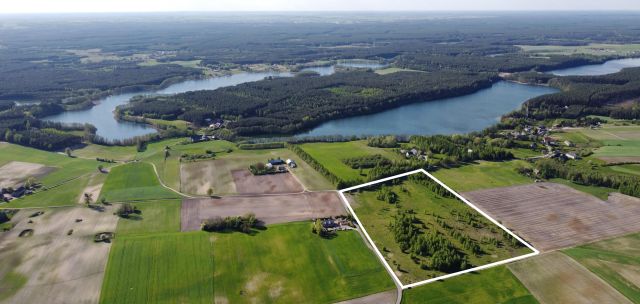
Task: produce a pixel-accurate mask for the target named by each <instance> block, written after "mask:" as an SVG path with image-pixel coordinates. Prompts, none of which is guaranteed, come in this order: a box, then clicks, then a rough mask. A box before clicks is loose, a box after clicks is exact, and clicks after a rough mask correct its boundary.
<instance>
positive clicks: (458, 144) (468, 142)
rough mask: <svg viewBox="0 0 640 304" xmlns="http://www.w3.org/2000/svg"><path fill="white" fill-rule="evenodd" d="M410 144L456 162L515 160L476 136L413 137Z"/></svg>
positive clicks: (506, 152) (499, 148)
mask: <svg viewBox="0 0 640 304" xmlns="http://www.w3.org/2000/svg"><path fill="white" fill-rule="evenodd" d="M410 143H411V144H412V145H415V146H416V147H417V148H418V149H420V150H422V151H429V152H431V153H436V154H445V155H447V156H449V157H452V158H453V160H454V161H460V162H469V161H474V160H487V161H503V160H510V159H513V157H514V156H513V154H512V153H511V152H510V151H508V150H506V149H503V148H501V147H496V146H495V145H493V144H487V143H485V142H484V141H482V138H481V137H478V136H474V135H454V136H445V135H435V136H412V137H411V139H410Z"/></svg>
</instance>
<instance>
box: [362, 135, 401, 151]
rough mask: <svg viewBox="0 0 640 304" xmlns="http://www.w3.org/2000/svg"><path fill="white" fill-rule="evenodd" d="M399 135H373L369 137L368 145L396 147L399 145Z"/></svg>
mask: <svg viewBox="0 0 640 304" xmlns="http://www.w3.org/2000/svg"><path fill="white" fill-rule="evenodd" d="M398 143H399V140H398V136H394V135H388V136H373V137H369V138H367V146H369V147H377V148H395V147H397V146H398Z"/></svg>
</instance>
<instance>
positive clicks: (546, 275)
mask: <svg viewBox="0 0 640 304" xmlns="http://www.w3.org/2000/svg"><path fill="white" fill-rule="evenodd" d="M508 267H509V269H511V271H512V272H513V274H514V275H515V276H516V277H518V279H519V280H520V281H521V282H522V284H524V286H525V287H527V289H529V291H530V292H531V293H532V294H533V295H534V296H535V297H536V299H537V300H538V301H540V303H542V304H546V303H576V304H580V303H631V302H630V301H629V300H628V299H627V298H626V297H625V296H623V295H622V294H621V293H620V292H618V291H617V290H615V289H614V288H613V287H611V286H609V285H608V284H607V283H605V282H604V281H602V279H600V278H599V277H598V276H596V275H595V274H593V273H591V272H590V271H589V270H588V269H586V268H584V267H583V266H582V265H580V264H579V263H578V262H576V261H574V260H573V259H571V258H570V257H568V256H566V255H564V254H562V253H560V252H551V253H546V254H543V255H540V256H535V257H533V258H529V259H526V260H523V261H520V262H516V263H513V264H510V265H509V266H508Z"/></svg>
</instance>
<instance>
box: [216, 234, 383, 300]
mask: <svg viewBox="0 0 640 304" xmlns="http://www.w3.org/2000/svg"><path fill="white" fill-rule="evenodd" d="M212 238H213V239H215V240H214V242H213V247H214V263H215V277H214V281H215V297H216V299H217V300H220V301H221V302H223V300H224V303H252V302H253V303H303V302H304V303H333V302H337V301H341V300H346V299H351V298H356V297H360V296H364V295H368V294H372V293H376V292H380V291H384V290H389V289H393V288H394V285H393V282H392V280H391V278H390V277H389V275H388V274H387V273H386V272H385V270H384V269H383V267H382V265H381V264H380V263H379V262H378V260H377V259H376V258H375V256H374V254H373V253H372V252H371V251H370V250H369V249H368V248H367V247H366V245H365V244H364V242H363V241H362V239H361V238H360V236H359V235H358V233H357V232H355V231H345V232H340V233H339V234H338V236H337V237H335V238H333V239H323V238H320V237H318V236H317V235H315V234H312V233H311V224H310V223H306V222H301V223H292V224H285V225H274V226H269V228H268V229H267V230H266V231H261V232H258V233H257V234H256V235H253V236H252V235H246V234H239V233H233V234H215V235H213V236H212Z"/></svg>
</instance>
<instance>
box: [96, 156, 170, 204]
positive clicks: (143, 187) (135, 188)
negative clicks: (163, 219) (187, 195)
mask: <svg viewBox="0 0 640 304" xmlns="http://www.w3.org/2000/svg"><path fill="white" fill-rule="evenodd" d="M100 197H101V198H105V199H106V200H107V201H108V202H127V201H143V200H151V199H168V198H178V197H180V195H178V194H177V193H175V192H173V191H171V190H169V189H167V188H165V187H163V186H162V185H160V182H159V181H158V178H157V177H156V174H155V173H154V171H153V167H152V166H151V165H150V164H147V163H143V162H134V163H129V164H126V165H121V166H116V167H113V169H111V171H110V172H109V176H108V177H107V181H106V182H105V183H104V185H103V186H102V193H101V194H100Z"/></svg>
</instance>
